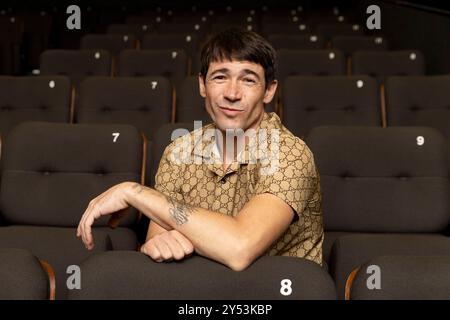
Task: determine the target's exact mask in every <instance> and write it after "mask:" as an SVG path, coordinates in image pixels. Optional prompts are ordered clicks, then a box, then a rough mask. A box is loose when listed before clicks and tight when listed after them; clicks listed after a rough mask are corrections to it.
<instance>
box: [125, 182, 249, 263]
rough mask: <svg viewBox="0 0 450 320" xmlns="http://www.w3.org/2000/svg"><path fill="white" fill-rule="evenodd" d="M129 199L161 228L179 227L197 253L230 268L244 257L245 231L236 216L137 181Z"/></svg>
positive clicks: (132, 204)
mask: <svg viewBox="0 0 450 320" xmlns="http://www.w3.org/2000/svg"><path fill="white" fill-rule="evenodd" d="M128 201H129V204H130V205H131V206H133V207H135V208H137V209H138V210H140V211H141V212H142V213H143V214H145V215H146V216H148V217H149V218H150V219H151V220H152V221H154V222H155V223H157V224H158V225H160V226H161V227H163V228H164V229H166V230H170V229H176V230H178V231H179V232H180V233H182V234H183V235H184V236H185V237H187V238H188V239H189V240H190V241H191V242H192V244H193V245H194V248H195V251H196V252H197V253H199V254H200V255H203V256H206V257H208V258H211V259H213V260H216V261H219V262H221V263H223V264H225V265H228V266H230V267H232V268H233V269H239V265H240V264H242V261H244V262H245V261H246V257H245V245H246V244H247V243H246V234H245V232H243V228H242V226H241V225H240V224H239V222H238V220H237V219H236V218H234V217H230V216H227V215H223V214H218V213H215V212H211V211H209V210H205V209H202V208H194V207H192V206H189V205H187V204H182V203H178V202H176V201H175V200H174V199H170V198H167V197H166V196H164V195H163V194H161V193H160V192H158V191H156V190H153V189H150V188H147V187H143V186H140V185H136V186H134V190H133V192H132V193H131V195H130V196H129V200H128Z"/></svg>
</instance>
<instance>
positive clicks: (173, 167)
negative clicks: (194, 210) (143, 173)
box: [155, 145, 183, 201]
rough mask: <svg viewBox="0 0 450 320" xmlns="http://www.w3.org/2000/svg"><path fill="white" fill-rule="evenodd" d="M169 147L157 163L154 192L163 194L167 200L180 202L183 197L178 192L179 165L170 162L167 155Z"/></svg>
mask: <svg viewBox="0 0 450 320" xmlns="http://www.w3.org/2000/svg"><path fill="white" fill-rule="evenodd" d="M170 152H171V145H169V146H168V147H166V149H165V150H164V153H163V155H162V156H161V160H160V162H159V166H158V171H157V172H156V176H155V190H157V191H159V192H161V193H163V194H165V195H166V196H167V197H169V198H173V199H177V200H179V201H180V200H182V198H183V196H182V195H181V193H180V192H179V191H178V189H179V188H178V184H179V179H180V176H179V175H180V172H181V170H180V168H179V166H180V165H177V164H175V163H172V162H170V160H169V154H170Z"/></svg>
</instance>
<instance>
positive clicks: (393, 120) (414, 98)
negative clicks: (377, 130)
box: [385, 75, 450, 139]
mask: <svg viewBox="0 0 450 320" xmlns="http://www.w3.org/2000/svg"><path fill="white" fill-rule="evenodd" d="M385 94H386V114H387V123H388V125H389V126H429V127H434V128H436V129H438V130H440V131H441V132H442V133H443V134H444V135H445V136H446V137H447V139H450V107H449V106H450V76H449V75H445V76H416V77H412V76H409V77H389V78H387V79H386V90H385Z"/></svg>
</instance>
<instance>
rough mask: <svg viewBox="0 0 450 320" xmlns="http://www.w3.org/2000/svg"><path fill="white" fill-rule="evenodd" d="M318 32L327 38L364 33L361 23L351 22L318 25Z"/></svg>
mask: <svg viewBox="0 0 450 320" xmlns="http://www.w3.org/2000/svg"><path fill="white" fill-rule="evenodd" d="M316 32H317V34H320V35H321V36H323V37H324V38H325V39H327V40H331V38H333V37H335V36H344V35H346V36H354V35H362V34H363V33H364V32H363V30H362V28H361V26H360V25H359V24H351V23H327V24H321V25H319V26H317V29H316Z"/></svg>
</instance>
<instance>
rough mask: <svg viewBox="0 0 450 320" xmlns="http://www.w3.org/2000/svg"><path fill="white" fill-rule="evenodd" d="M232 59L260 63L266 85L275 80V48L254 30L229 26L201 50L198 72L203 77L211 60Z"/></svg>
mask: <svg viewBox="0 0 450 320" xmlns="http://www.w3.org/2000/svg"><path fill="white" fill-rule="evenodd" d="M232 60H237V61H250V62H254V63H257V64H259V65H261V66H262V67H263V69H264V80H265V82H266V84H265V85H266V87H267V85H268V84H269V83H271V82H272V81H273V80H275V65H276V62H275V60H276V53H275V49H274V48H273V47H272V45H271V44H270V43H269V42H268V41H267V40H266V39H264V38H263V37H262V36H260V35H259V34H257V33H256V32H253V31H247V30H244V29H238V28H231V29H227V30H224V31H222V32H220V33H218V34H216V35H214V36H213V37H212V38H210V39H209V40H208V41H207V42H206V44H205V45H204V46H203V48H202V51H201V56H200V63H201V67H200V74H201V76H202V77H203V79H205V77H206V74H207V73H208V68H209V65H210V63H211V62H217V61H232Z"/></svg>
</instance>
